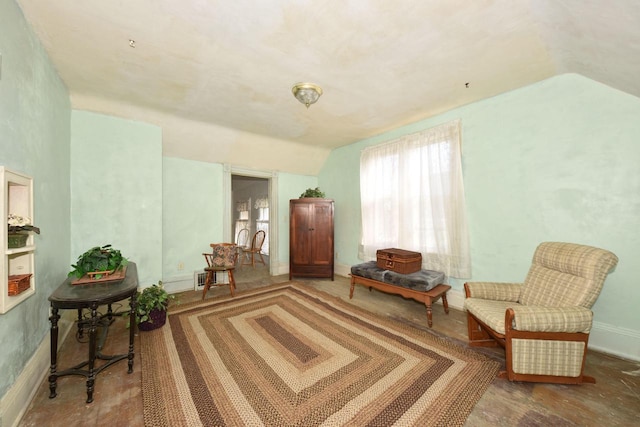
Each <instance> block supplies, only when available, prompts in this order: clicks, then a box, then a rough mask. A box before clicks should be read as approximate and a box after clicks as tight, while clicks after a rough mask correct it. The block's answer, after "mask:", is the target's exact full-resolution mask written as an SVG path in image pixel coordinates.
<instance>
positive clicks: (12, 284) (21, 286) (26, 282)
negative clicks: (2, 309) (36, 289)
mask: <svg viewBox="0 0 640 427" xmlns="http://www.w3.org/2000/svg"><path fill="white" fill-rule="evenodd" d="M30 286H31V274H16V275H14V276H9V280H8V293H9V296H10V297H13V296H16V295H18V294H19V293H21V292H24V291H26V290H27V289H29V287H30Z"/></svg>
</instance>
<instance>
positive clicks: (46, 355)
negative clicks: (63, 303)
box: [0, 310, 75, 427]
mask: <svg viewBox="0 0 640 427" xmlns="http://www.w3.org/2000/svg"><path fill="white" fill-rule="evenodd" d="M64 314H68V315H67V316H65V315H64ZM64 314H63V315H62V316H61V318H60V320H59V321H58V343H59V344H62V343H63V342H64V340H65V338H66V337H67V335H68V334H69V331H70V330H71V327H72V326H73V324H74V320H75V319H74V318H73V316H74V315H75V311H73V310H69V311H67V312H65V313H64ZM66 317H68V318H66ZM50 349H51V335H50V334H49V333H48V334H46V335H45V336H44V338H43V339H42V341H41V342H40V345H39V346H38V348H37V349H36V352H35V353H34V355H33V356H32V357H31V359H29V361H28V362H27V364H26V365H25V367H24V369H23V370H22V372H21V373H20V375H19V376H18V378H17V379H16V382H15V383H14V384H13V385H12V386H11V388H10V389H9V391H7V393H6V394H5V395H4V396H3V397H2V400H0V414H1V415H0V426H11V427H15V426H17V425H18V424H19V423H20V420H21V419H22V417H23V416H24V414H25V412H26V411H27V408H28V407H29V404H30V403H31V400H32V399H33V396H35V394H36V392H37V391H38V389H39V388H40V383H42V381H43V380H44V379H45V378H47V376H48V374H49V368H50V367H51V359H50V357H51V352H50Z"/></svg>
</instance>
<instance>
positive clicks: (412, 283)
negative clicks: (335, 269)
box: [351, 261, 444, 292]
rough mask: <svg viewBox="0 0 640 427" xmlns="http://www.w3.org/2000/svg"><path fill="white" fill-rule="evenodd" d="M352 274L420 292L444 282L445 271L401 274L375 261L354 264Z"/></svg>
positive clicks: (420, 271) (421, 271)
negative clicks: (385, 268) (380, 265)
mask: <svg viewBox="0 0 640 427" xmlns="http://www.w3.org/2000/svg"><path fill="white" fill-rule="evenodd" d="M351 274H352V275H354V276H360V277H365V278H367V279H373V280H377V281H379V282H384V283H389V284H391V285H396V286H402V287H403V288H409V289H413V290H415V291H420V292H426V291H430V290H431V289H433V288H434V287H436V286H437V285H439V284H441V283H444V273H442V272H440V271H433V270H419V271H416V272H415V273H411V274H400V273H395V272H393V271H390V270H383V269H382V268H378V266H377V265H376V262H375V261H369V262H365V263H362V264H356V265H354V266H352V267H351Z"/></svg>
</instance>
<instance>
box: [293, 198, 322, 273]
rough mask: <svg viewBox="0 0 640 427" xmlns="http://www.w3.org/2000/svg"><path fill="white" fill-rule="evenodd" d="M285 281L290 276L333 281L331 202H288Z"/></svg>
mask: <svg viewBox="0 0 640 427" xmlns="http://www.w3.org/2000/svg"><path fill="white" fill-rule="evenodd" d="M289 219H290V224H289V280H291V278H292V277H293V276H302V277H330V278H331V280H333V200H330V199H319V198H302V199H293V200H291V201H290V202H289Z"/></svg>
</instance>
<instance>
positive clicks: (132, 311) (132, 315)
mask: <svg viewBox="0 0 640 427" xmlns="http://www.w3.org/2000/svg"><path fill="white" fill-rule="evenodd" d="M136 298H137V295H136V293H134V294H133V295H131V298H130V299H129V353H128V355H127V359H128V362H127V364H128V365H129V368H128V370H127V372H128V373H129V374H130V373H132V372H133V357H134V353H133V340H134V337H135V330H136V327H137V325H136V306H137V302H136V301H137V300H136Z"/></svg>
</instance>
